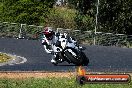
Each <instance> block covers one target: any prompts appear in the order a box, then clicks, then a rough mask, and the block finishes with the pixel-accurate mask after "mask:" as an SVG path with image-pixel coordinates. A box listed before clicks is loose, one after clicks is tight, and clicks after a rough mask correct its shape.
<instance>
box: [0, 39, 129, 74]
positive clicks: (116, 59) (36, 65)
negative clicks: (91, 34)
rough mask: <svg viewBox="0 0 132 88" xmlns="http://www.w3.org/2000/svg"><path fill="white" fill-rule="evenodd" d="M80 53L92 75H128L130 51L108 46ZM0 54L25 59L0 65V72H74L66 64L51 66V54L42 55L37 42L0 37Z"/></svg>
mask: <svg viewBox="0 0 132 88" xmlns="http://www.w3.org/2000/svg"><path fill="white" fill-rule="evenodd" d="M83 46H85V47H86V50H84V52H85V54H86V55H87V57H88V58H89V60H90V63H89V65H88V66H87V67H85V68H86V69H87V70H88V71H93V72H96V71H97V72H132V49H128V48H119V47H111V46H109V47H108V46H107V47H106V46H88V45H83ZM0 52H5V53H9V54H13V55H14V54H15V55H18V56H22V57H25V58H26V59H27V62H25V63H23V64H17V65H5V66H0V71H75V68H76V66H74V65H73V64H68V63H66V62H64V63H61V64H59V65H58V66H54V65H53V64H51V62H50V60H51V55H49V54H47V53H45V51H44V49H43V46H42V45H41V41H38V40H24V39H9V38H0Z"/></svg>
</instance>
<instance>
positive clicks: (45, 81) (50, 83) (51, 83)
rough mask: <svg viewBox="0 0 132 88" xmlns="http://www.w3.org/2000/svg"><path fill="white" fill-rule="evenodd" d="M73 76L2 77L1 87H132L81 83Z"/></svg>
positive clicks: (127, 86) (128, 85) (129, 87)
mask: <svg viewBox="0 0 132 88" xmlns="http://www.w3.org/2000/svg"><path fill="white" fill-rule="evenodd" d="M75 80H76V79H75V77H71V78H66V77H62V78H54V77H51V78H26V79H9V78H1V79H0V88H132V82H131V83H128V84H85V85H79V84H77V83H76V81H75Z"/></svg>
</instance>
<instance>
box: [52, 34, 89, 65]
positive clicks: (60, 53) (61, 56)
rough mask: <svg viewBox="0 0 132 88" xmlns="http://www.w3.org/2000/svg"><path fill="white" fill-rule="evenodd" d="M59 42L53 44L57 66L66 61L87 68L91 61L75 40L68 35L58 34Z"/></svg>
mask: <svg viewBox="0 0 132 88" xmlns="http://www.w3.org/2000/svg"><path fill="white" fill-rule="evenodd" d="M56 37H57V41H56V43H55V44H52V48H53V53H54V55H56V57H55V60H56V63H53V64H54V65H57V64H58V63H62V62H64V61H66V62H68V63H69V64H70V63H73V64H75V65H83V66H87V65H88V63H89V59H88V58H87V57H86V55H85V53H84V52H83V50H84V48H83V47H81V46H79V45H78V44H77V42H76V41H74V39H72V38H71V37H68V35H67V33H57V34H56Z"/></svg>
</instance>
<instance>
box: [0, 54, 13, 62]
mask: <svg viewBox="0 0 132 88" xmlns="http://www.w3.org/2000/svg"><path fill="white" fill-rule="evenodd" d="M10 59H11V57H10V56H8V55H7V54H3V53H0V63H3V62H7V61H9V60H10Z"/></svg>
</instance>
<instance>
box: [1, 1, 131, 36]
mask: <svg viewBox="0 0 132 88" xmlns="http://www.w3.org/2000/svg"><path fill="white" fill-rule="evenodd" d="M65 1H66V2H68V4H67V5H64V6H60V7H55V6H54V4H55V0H50V1H49V0H1V1H0V21H2V22H5V21H7V22H16V23H24V24H34V25H42V26H53V27H56V28H57V27H62V28H70V29H79V30H81V31H86V30H87V31H88V30H94V26H95V15H96V5H97V0H74V1H73V0H65ZM131 9H132V2H131V0H110V1H109V0H100V4H99V15H98V29H97V31H102V32H112V33H115V34H116V33H124V34H129V35H131V34H132V28H131V27H132V10H131Z"/></svg>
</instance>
